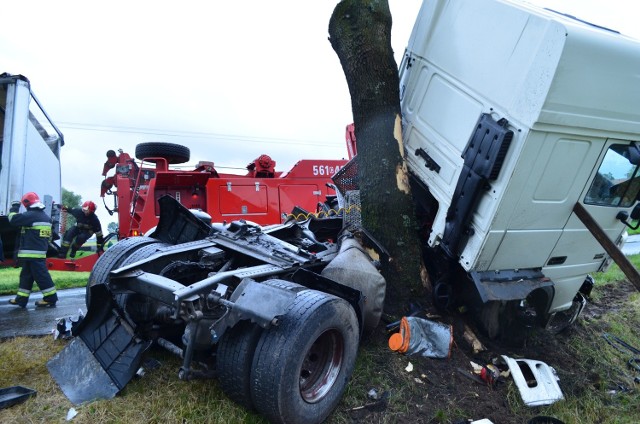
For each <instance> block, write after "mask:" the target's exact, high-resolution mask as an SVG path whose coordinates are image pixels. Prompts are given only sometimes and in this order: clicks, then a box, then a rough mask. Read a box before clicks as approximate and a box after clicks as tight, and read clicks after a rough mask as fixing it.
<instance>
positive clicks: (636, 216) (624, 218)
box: [616, 203, 640, 230]
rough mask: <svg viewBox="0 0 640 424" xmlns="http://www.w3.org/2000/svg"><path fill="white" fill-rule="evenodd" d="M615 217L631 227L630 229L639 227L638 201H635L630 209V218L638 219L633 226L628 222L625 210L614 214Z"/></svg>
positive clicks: (639, 205) (639, 212)
mask: <svg viewBox="0 0 640 424" xmlns="http://www.w3.org/2000/svg"><path fill="white" fill-rule="evenodd" d="M616 219H618V220H620V221H622V222H623V223H624V225H626V226H627V227H629V228H631V229H632V230H637V229H638V228H640V203H637V204H636V205H635V207H634V208H633V210H632V211H631V220H632V221H638V223H637V224H636V225H635V227H634V226H632V225H631V224H629V221H628V220H629V214H628V213H627V211H620V212H618V214H617V215H616Z"/></svg>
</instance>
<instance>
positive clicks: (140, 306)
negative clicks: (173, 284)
mask: <svg viewBox="0 0 640 424" xmlns="http://www.w3.org/2000/svg"><path fill="white" fill-rule="evenodd" d="M152 240H154V241H155V243H146V244H144V245H143V246H141V247H139V248H138V249H136V250H135V251H131V253H130V254H129V255H128V256H126V257H125V258H124V260H123V261H122V262H121V263H120V264H118V267H123V266H126V265H131V264H132V263H135V262H138V261H141V260H143V259H146V258H148V257H150V256H151V255H153V254H154V253H156V252H157V251H158V250H159V249H161V248H163V247H169V246H171V245H170V244H168V243H163V242H161V241H159V240H155V239H152ZM159 271H160V270H158V272H159ZM151 272H153V271H151ZM115 298H116V303H117V304H118V306H120V308H121V309H122V310H123V311H125V312H126V313H127V315H128V316H129V318H130V319H131V321H133V322H135V323H138V324H139V323H141V322H145V321H148V320H150V319H151V318H153V316H154V315H155V311H156V309H157V307H158V302H157V301H155V300H152V299H151V298H150V297H147V296H144V295H142V294H137V293H133V294H118V295H116V296H115Z"/></svg>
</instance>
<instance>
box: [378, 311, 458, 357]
mask: <svg viewBox="0 0 640 424" xmlns="http://www.w3.org/2000/svg"><path fill="white" fill-rule="evenodd" d="M452 343H453V332H452V331H451V326H450V325H446V324H441V323H439V322H434V321H429V320H426V319H423V318H418V317H402V319H401V320H400V332H399V333H395V334H392V335H391V337H390V338H389V348H390V349H391V350H394V351H396V352H400V353H404V354H405V355H419V356H426V357H429V358H448V357H449V355H450V354H451V345H452Z"/></svg>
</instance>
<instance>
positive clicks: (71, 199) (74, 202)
mask: <svg viewBox="0 0 640 424" xmlns="http://www.w3.org/2000/svg"><path fill="white" fill-rule="evenodd" d="M81 204H82V196H80V195H79V194H75V193H74V192H73V191H70V190H67V189H66V188H64V187H62V205H63V206H65V207H67V208H69V209H72V208H79V207H80V205H81ZM61 221H62V222H61V224H62V230H63V231H65V230H66V229H68V228H71V227H73V226H74V225H75V223H76V219H75V218H74V217H73V216H72V215H71V214H68V213H63V215H62V219H61Z"/></svg>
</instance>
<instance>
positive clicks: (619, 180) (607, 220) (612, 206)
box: [543, 139, 640, 309]
mask: <svg viewBox="0 0 640 424" xmlns="http://www.w3.org/2000/svg"><path fill="white" fill-rule="evenodd" d="M638 163H640V149H638V146H636V144H635V143H632V142H630V141H625V140H616V139H609V140H607V142H606V143H605V145H604V148H603V150H602V153H601V154H600V158H599V160H598V162H597V163H596V166H595V167H594V169H593V171H592V174H591V177H590V179H589V180H587V184H586V185H585V187H584V190H583V192H582V193H581V195H580V198H579V200H578V201H579V202H580V203H581V204H582V205H583V206H584V207H585V209H586V210H587V211H588V212H589V214H590V215H591V216H592V217H593V219H594V220H595V221H596V222H597V223H598V224H599V225H600V227H601V228H602V229H603V230H604V231H605V232H606V233H607V235H608V236H609V238H610V239H611V240H612V241H613V242H614V243H616V244H619V243H620V242H621V236H622V233H623V230H624V226H623V224H622V223H621V222H620V221H619V220H618V219H617V218H616V216H617V215H618V213H619V212H620V211H626V212H628V213H630V212H631V209H632V208H633V206H634V205H635V204H636V200H637V199H638V193H639V192H640V172H639V170H638V165H637V164H638ZM607 258H608V256H607V254H606V251H605V249H604V248H603V247H602V246H601V245H600V243H598V241H597V240H596V239H595V238H594V237H593V235H592V234H591V233H590V232H589V230H588V229H586V227H585V226H584V224H583V223H582V221H580V219H579V218H578V217H577V216H576V215H575V213H572V214H571V216H570V217H569V220H568V221H567V223H566V225H565V227H564V229H563V231H562V235H561V236H560V239H559V240H558V242H557V243H556V245H555V247H554V249H553V251H552V252H551V255H550V256H549V258H548V259H547V263H546V266H545V267H544V268H543V272H544V274H545V275H546V276H548V277H550V278H551V279H552V280H554V281H556V283H557V284H556V290H557V294H556V296H555V298H554V302H553V303H554V304H553V305H552V309H553V308H554V307H562V305H563V304H566V303H569V302H570V301H571V300H572V297H573V295H574V294H575V291H576V290H577V288H578V287H579V286H580V284H581V283H582V275H583V274H584V273H588V272H593V271H596V270H598V269H599V268H600V267H601V266H602V265H603V263H604V261H605V260H606V259H607ZM572 269H573V271H572ZM581 270H582V271H583V273H580V272H578V271H581ZM563 283H564V284H563Z"/></svg>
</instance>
